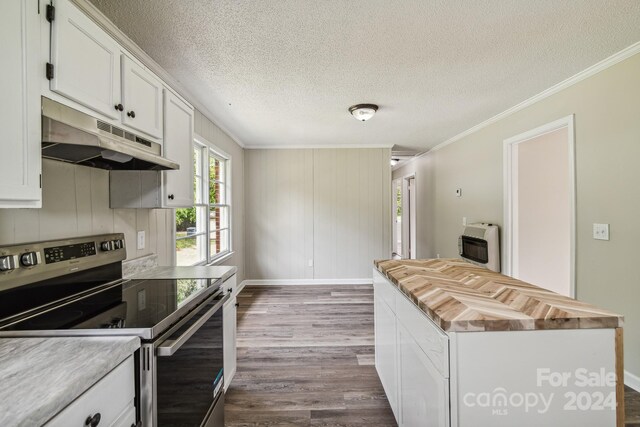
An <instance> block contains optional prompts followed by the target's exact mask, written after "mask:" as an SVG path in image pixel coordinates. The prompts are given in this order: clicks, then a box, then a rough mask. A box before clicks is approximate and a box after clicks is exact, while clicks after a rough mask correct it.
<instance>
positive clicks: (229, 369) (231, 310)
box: [222, 298, 237, 390]
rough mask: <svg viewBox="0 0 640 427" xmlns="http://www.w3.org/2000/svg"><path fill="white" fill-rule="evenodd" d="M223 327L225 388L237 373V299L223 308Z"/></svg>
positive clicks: (230, 301)
mask: <svg viewBox="0 0 640 427" xmlns="http://www.w3.org/2000/svg"><path fill="white" fill-rule="evenodd" d="M222 310H223V311H222V325H223V326H222V327H223V329H224V338H223V339H224V389H225V390H227V388H229V384H231V380H232V379H233V375H234V374H235V373H236V365H237V349H236V328H237V325H236V313H237V311H236V299H235V298H232V299H230V300H229V301H228V302H227V303H226V304H225V306H224V307H223V308H222Z"/></svg>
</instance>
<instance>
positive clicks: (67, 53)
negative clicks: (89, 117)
mask: <svg viewBox="0 0 640 427" xmlns="http://www.w3.org/2000/svg"><path fill="white" fill-rule="evenodd" d="M54 5H55V19H54V20H53V22H52V24H51V62H52V64H53V66H54V72H53V78H52V79H51V83H50V85H51V90H52V91H53V92H56V93H58V94H60V95H62V96H64V97H66V98H69V99H71V100H73V101H75V102H77V103H79V104H81V105H83V106H85V107H87V108H90V109H92V110H94V111H96V112H98V113H100V114H103V115H105V116H107V117H110V118H112V119H120V115H121V113H120V110H119V108H118V105H119V104H121V99H120V98H121V92H120V88H121V85H120V54H121V50H120V46H119V45H118V43H116V42H115V40H113V39H112V38H111V37H110V36H109V35H108V34H107V33H106V32H104V31H103V30H102V29H101V28H100V27H98V25H96V24H95V23H94V22H93V21H92V20H91V19H89V18H88V17H87V16H86V15H85V14H84V13H82V12H81V11H80V10H79V9H78V8H76V7H75V6H74V5H72V4H71V2H70V1H68V0H56V1H55V2H54Z"/></svg>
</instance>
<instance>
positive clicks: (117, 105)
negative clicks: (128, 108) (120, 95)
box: [115, 104, 124, 111]
mask: <svg viewBox="0 0 640 427" xmlns="http://www.w3.org/2000/svg"><path fill="white" fill-rule="evenodd" d="M115 107H116V110H117V111H124V106H123V105H122V104H116V105H115Z"/></svg>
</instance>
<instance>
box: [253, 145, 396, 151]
mask: <svg viewBox="0 0 640 427" xmlns="http://www.w3.org/2000/svg"><path fill="white" fill-rule="evenodd" d="M391 147H393V144H326V145H321V144H315V145H304V144H296V145H264V146H262V145H247V146H245V147H244V148H246V149H247V150H300V149H314V150H315V149H323V148H391Z"/></svg>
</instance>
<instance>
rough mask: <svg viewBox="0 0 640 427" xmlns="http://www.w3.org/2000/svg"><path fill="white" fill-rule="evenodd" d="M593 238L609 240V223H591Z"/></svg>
mask: <svg viewBox="0 0 640 427" xmlns="http://www.w3.org/2000/svg"><path fill="white" fill-rule="evenodd" d="M593 238H594V239H596V240H609V224H593Z"/></svg>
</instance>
